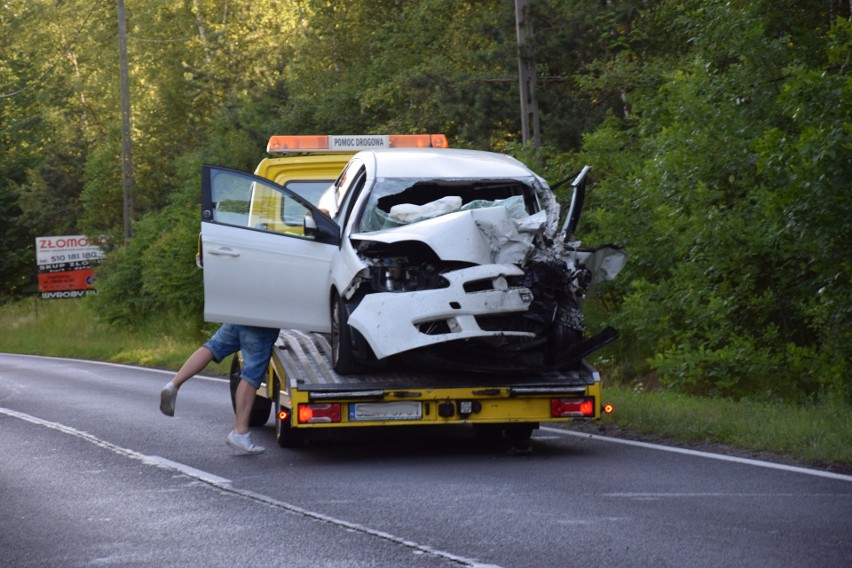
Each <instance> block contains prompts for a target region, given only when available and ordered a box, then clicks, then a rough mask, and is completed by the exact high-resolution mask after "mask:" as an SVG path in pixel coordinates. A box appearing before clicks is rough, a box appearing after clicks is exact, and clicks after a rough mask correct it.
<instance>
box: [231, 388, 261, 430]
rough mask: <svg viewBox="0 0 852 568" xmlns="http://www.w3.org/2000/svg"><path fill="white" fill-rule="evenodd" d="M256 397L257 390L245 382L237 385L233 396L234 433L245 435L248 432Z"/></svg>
mask: <svg viewBox="0 0 852 568" xmlns="http://www.w3.org/2000/svg"><path fill="white" fill-rule="evenodd" d="M255 396H257V388H255V387H253V386H252V385H251V384H249V383H248V382H246V381H244V380H243V381H240V384H239V385H237V393H236V395H235V396H234V406H235V407H236V408H235V412H234V432H236V433H237V434H240V435H242V434H246V433H248V431H249V416H251V409H252V407H253V406H254V398H255Z"/></svg>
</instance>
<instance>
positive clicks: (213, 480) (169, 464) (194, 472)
mask: <svg viewBox="0 0 852 568" xmlns="http://www.w3.org/2000/svg"><path fill="white" fill-rule="evenodd" d="M133 369H136V370H139V368H138V367H133ZM146 370H147V369H146ZM0 414H5V415H7V416H11V417H13V418H18V419H20V420H24V421H26V422H30V423H31V424H37V425H39V426H43V427H46V428H51V429H53V430H58V431H60V432H63V433H65V434H69V435H71V436H76V437H78V438H81V439H83V440H85V441H87V442H90V443H92V444H94V445H96V446H98V447H100V448H104V449H107V450H109V451H111V452H114V453H116V454H118V455H121V456H124V457H128V458H131V459H135V460H139V461H140V462H142V463H143V464H145V465H151V466H154V467H160V468H164V469H168V470H171V471H177V472H179V473H182V474H183V475H186V476H188V477H191V478H193V479H197V480H199V481H203V482H204V483H206V484H208V485H210V486H213V487H216V488H218V489H219V490H221V491H225V492H228V493H231V494H235V495H238V496H241V497H244V498H246V499H251V500H253V501H256V502H258V503H263V504H264V505H268V506H271V507H275V508H277V509H282V510H285V511H288V512H290V513H294V514H297V515H301V516H303V517H308V518H311V519H314V520H318V521H323V522H326V523H329V524H332V525H335V526H338V527H341V528H344V529H346V530H350V531H353V532H358V533H361V534H366V535H369V536H373V537H376V538H380V539H382V540H387V541H390V542H392V543H394V544H398V545H400V546H404V547H406V548H411V549H413V550H414V553H416V554H429V555H431V556H437V557H439V558H444V559H446V560H449V561H451V562H456V563H458V564H459V565H461V566H467V567H469V568H500V567H499V566H497V565H494V564H484V563H482V562H479V561H478V560H475V559H472V558H465V557H463V556H459V555H457V554H453V553H451V552H446V551H443V550H438V549H437V548H433V547H431V546H428V545H425V544H420V543H418V542H415V541H412V540H407V539H405V538H402V537H399V536H395V535H392V534H390V533H387V532H384V531H380V530H376V529H371V528H369V527H366V526H364V525H360V524H358V523H352V522H349V521H344V520H343V519H338V518H336V517H331V516H329V515H324V514H322V513H317V512H315V511H311V510H308V509H304V508H302V507H299V506H298V505H293V504H292V503H287V502H285V501H279V500H278V499H274V498H272V497H269V496H268V495H263V494H261V493H255V492H253V491H249V490H247V489H238V488H235V487H233V484H232V482H231V480H230V479H225V478H223V477H219V476H218V475H215V474H213V473H209V472H206V471H202V470H199V469H196V468H194V467H190V466H188V465H185V464H181V463H178V462H174V461H171V460H168V459H165V458H162V457H160V456H146V455H145V454H141V453H139V452H136V451H134V450H131V449H128V448H123V447H121V446H117V445H115V444H112V443H110V442H107V441H106V440H101V439H100V438H98V437H96V436H93V435H92V434H89V433H88V432H84V431H82V430H77V429H76V428H72V427H70V426H66V425H64V424H59V423H58V422H50V421H48V420H42V419H41V418H38V417H36V416H32V415H29V414H24V413H22V412H17V411H15V410H11V409H9V408H3V407H0Z"/></svg>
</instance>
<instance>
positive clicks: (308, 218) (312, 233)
mask: <svg viewBox="0 0 852 568" xmlns="http://www.w3.org/2000/svg"><path fill="white" fill-rule="evenodd" d="M302 226H303V228H304V231H305V232H304V234H305V236H306V237H316V236H317V222H316V219H314V216H313V215H311V214H310V213H305V218H304V223H303V225H302Z"/></svg>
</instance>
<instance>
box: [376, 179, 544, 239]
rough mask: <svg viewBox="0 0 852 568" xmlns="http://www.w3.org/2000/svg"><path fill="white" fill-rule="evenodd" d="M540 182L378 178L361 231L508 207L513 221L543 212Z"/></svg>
mask: <svg viewBox="0 0 852 568" xmlns="http://www.w3.org/2000/svg"><path fill="white" fill-rule="evenodd" d="M537 190H538V191H540V190H541V188H540V184H539V183H538V180H537V179H536V178H535V177H533V176H530V177H528V178H522V179H493V180H491V179H489V180H483V179H481V178H477V179H422V178H377V179H376V183H375V185H374V186H373V189H372V191H371V192H370V197H369V199H368V200H367V203H366V206H365V208H364V212H363V214H362V215H361V219H360V223H359V225H360V227H359V230H360V231H361V232H365V233H367V232H371V231H380V230H382V229H391V228H394V227H401V226H403V225H408V224H410V223H416V222H418V221H423V220H425V219H432V218H435V217H439V216H441V215H446V214H448V213H454V212H456V211H466V210H469V209H479V208H484V207H498V206H502V207H506V209H508V211H509V215H510V216H511V217H512V218H513V219H522V218H524V217H527V216H529V215H532V214H533V213H535V212H537V211H539V210H540V209H541V207H540V204H539V201H538V199H537Z"/></svg>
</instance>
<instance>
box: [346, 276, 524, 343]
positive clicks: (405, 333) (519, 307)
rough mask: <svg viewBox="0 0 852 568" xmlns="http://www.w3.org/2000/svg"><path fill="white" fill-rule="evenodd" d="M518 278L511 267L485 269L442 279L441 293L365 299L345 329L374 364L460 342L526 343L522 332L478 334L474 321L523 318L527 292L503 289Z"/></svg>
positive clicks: (481, 331)
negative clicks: (365, 346)
mask: <svg viewBox="0 0 852 568" xmlns="http://www.w3.org/2000/svg"><path fill="white" fill-rule="evenodd" d="M523 275H524V271H523V270H522V269H520V268H518V267H517V266H515V265H512V264H486V265H480V266H473V267H470V268H463V269H459V270H454V271H450V272H445V273H443V274H442V275H441V276H442V277H443V278H444V279H445V280H446V281H447V282H448V283H449V287H447V288H440V289H435V290H419V291H414V292H383V293H373V294H368V295H366V296H365V297H364V299H363V300H361V302H360V303H359V304H358V307H357V308H355V310H354V311H353V312H352V313H351V315H350V316H349V325H350V326H352V327H353V328H355V329H356V330H358V332H359V333H361V335H363V336H364V339H365V340H366V341H367V343H369V344H370V347H371V348H372V349H373V352H374V353H375V355H376V357H377V358H378V359H383V358H385V357H389V356H391V355H395V354H397V353H402V352H404V351H409V350H412V349H417V348H420V347H426V346H429V345H436V344H439V343H445V342H447V341H456V340H460V339H471V338H482V337H502V336H515V337H530V338H531V337H533V336H534V334H533V333H530V332H525V331H506V330H500V331H494V330H487V329H483V328H482V327H481V326H480V324H479V322H478V321H477V317H479V316H494V315H500V314H511V313H523V312H526V311H527V310H528V309H529V307H530V304H531V303H532V300H533V294H532V292H531V291H530V290H529V288H525V287H517V286H511V285H510V284H509V279H512V278H513V277H522V276H523ZM466 286H467V287H468V288H469V289H470V290H471V291H468V290H466V289H465V287H466Z"/></svg>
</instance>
